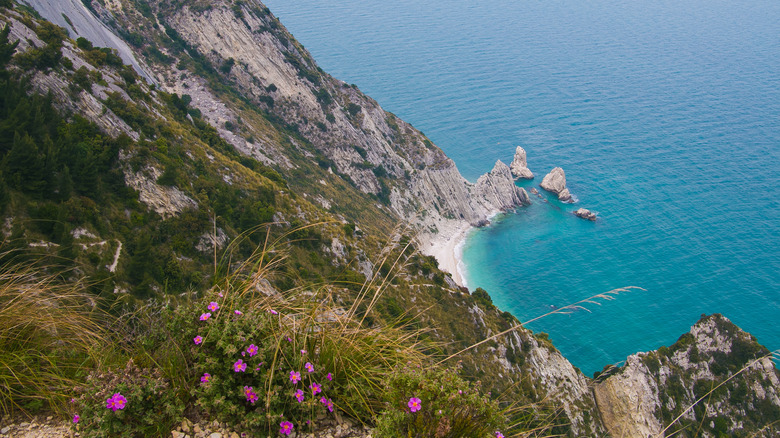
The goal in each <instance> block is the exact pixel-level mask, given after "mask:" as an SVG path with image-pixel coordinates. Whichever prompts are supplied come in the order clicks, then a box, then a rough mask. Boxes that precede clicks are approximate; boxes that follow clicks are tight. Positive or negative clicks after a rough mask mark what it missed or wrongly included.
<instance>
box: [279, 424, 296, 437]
mask: <svg viewBox="0 0 780 438" xmlns="http://www.w3.org/2000/svg"><path fill="white" fill-rule="evenodd" d="M292 431H293V424H292V423H290V422H289V421H282V422H281V423H279V433H281V434H282V435H289V434H291V433H292Z"/></svg>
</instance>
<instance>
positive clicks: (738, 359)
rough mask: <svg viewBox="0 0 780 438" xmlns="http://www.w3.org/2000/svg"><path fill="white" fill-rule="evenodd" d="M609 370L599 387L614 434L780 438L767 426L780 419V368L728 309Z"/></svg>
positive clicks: (602, 408) (606, 419) (595, 388)
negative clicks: (674, 339)
mask: <svg viewBox="0 0 780 438" xmlns="http://www.w3.org/2000/svg"><path fill="white" fill-rule="evenodd" d="M607 374H611V375H609V376H608V377H606V379H603V376H601V378H599V379H597V381H598V380H601V382H599V383H596V384H595V385H594V386H593V392H594V394H595V396H596V400H597V401H598V406H599V410H600V411H601V418H602V420H603V421H604V425H605V426H606V427H607V429H608V430H609V433H610V435H611V436H623V437H637V438H639V437H641V438H645V437H647V436H653V437H655V436H668V435H669V434H671V433H672V432H674V431H677V430H681V429H685V428H689V429H690V430H696V428H698V427H701V434H700V435H699V436H719V435H720V436H735V435H736V434H737V433H749V432H756V434H754V435H752V436H761V437H770V436H776V435H773V432H772V431H770V430H766V428H765V427H764V426H766V425H767V424H770V423H772V422H773V421H776V420H777V418H780V373H778V371H777V369H776V368H775V366H774V363H773V362H772V360H771V356H769V350H767V349H766V348H765V347H763V346H761V345H760V344H758V342H756V339H755V338H754V337H752V336H751V335H750V334H748V333H745V332H744V331H742V330H741V329H740V328H739V327H737V326H736V325H734V324H732V323H731V321H729V320H728V319H726V318H725V317H723V316H721V315H718V314H715V315H710V316H703V317H702V318H701V320H699V322H697V323H696V324H695V325H694V326H693V327H691V330H690V332H688V333H686V334H684V335H682V336H681V337H680V339H679V340H678V341H677V342H676V343H675V344H674V345H672V346H671V347H668V348H667V347H661V348H660V349H658V350H656V351H650V352H647V353H638V354H635V355H631V356H629V357H628V359H627V360H626V364H625V365H624V366H623V367H621V368H619V369H616V370H615V372H613V373H607ZM737 374H738V375H737ZM718 385H721V386H720V387H718V388H717V389H716V390H713V391H712V392H711V393H710V394H707V393H708V392H709V391H710V390H711V389H713V388H715V387H717V386H718ZM705 395H706V397H705V398H704V399H702V401H700V402H699V403H698V405H696V406H695V408H690V407H691V406H693V405H694V404H696V401H697V400H698V399H699V398H702V397H704V396H705ZM689 408H690V409H689ZM678 416H680V419H679V420H678V421H677V422H674V423H673V421H674V420H675V418H677V417H678ZM664 429H666V430H664Z"/></svg>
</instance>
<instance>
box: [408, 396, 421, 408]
mask: <svg viewBox="0 0 780 438" xmlns="http://www.w3.org/2000/svg"><path fill="white" fill-rule="evenodd" d="M407 405H408V406H409V412H417V411H419V410H420V408H421V407H422V405H421V403H420V399H419V398H417V397H412V398H410V399H409V403H407Z"/></svg>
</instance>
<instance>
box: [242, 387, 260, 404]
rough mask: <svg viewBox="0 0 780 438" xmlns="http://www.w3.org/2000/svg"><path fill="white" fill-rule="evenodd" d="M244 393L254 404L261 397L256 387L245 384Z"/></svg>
mask: <svg viewBox="0 0 780 438" xmlns="http://www.w3.org/2000/svg"><path fill="white" fill-rule="evenodd" d="M244 395H245V396H246V401H248V402H249V403H252V404H255V402H256V401H257V400H258V399H259V397H258V396H257V393H256V392H255V389H254V388H252V387H251V386H244Z"/></svg>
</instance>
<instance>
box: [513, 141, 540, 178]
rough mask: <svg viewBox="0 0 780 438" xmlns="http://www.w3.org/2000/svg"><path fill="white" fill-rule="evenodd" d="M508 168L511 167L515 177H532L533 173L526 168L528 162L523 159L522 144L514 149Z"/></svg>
mask: <svg viewBox="0 0 780 438" xmlns="http://www.w3.org/2000/svg"><path fill="white" fill-rule="evenodd" d="M509 169H511V171H512V175H513V176H514V177H515V179H534V174H533V172H531V170H530V169H529V168H528V163H527V162H526V160H525V149H523V148H522V146H518V147H517V149H515V158H514V159H513V160H512V164H510V165H509Z"/></svg>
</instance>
